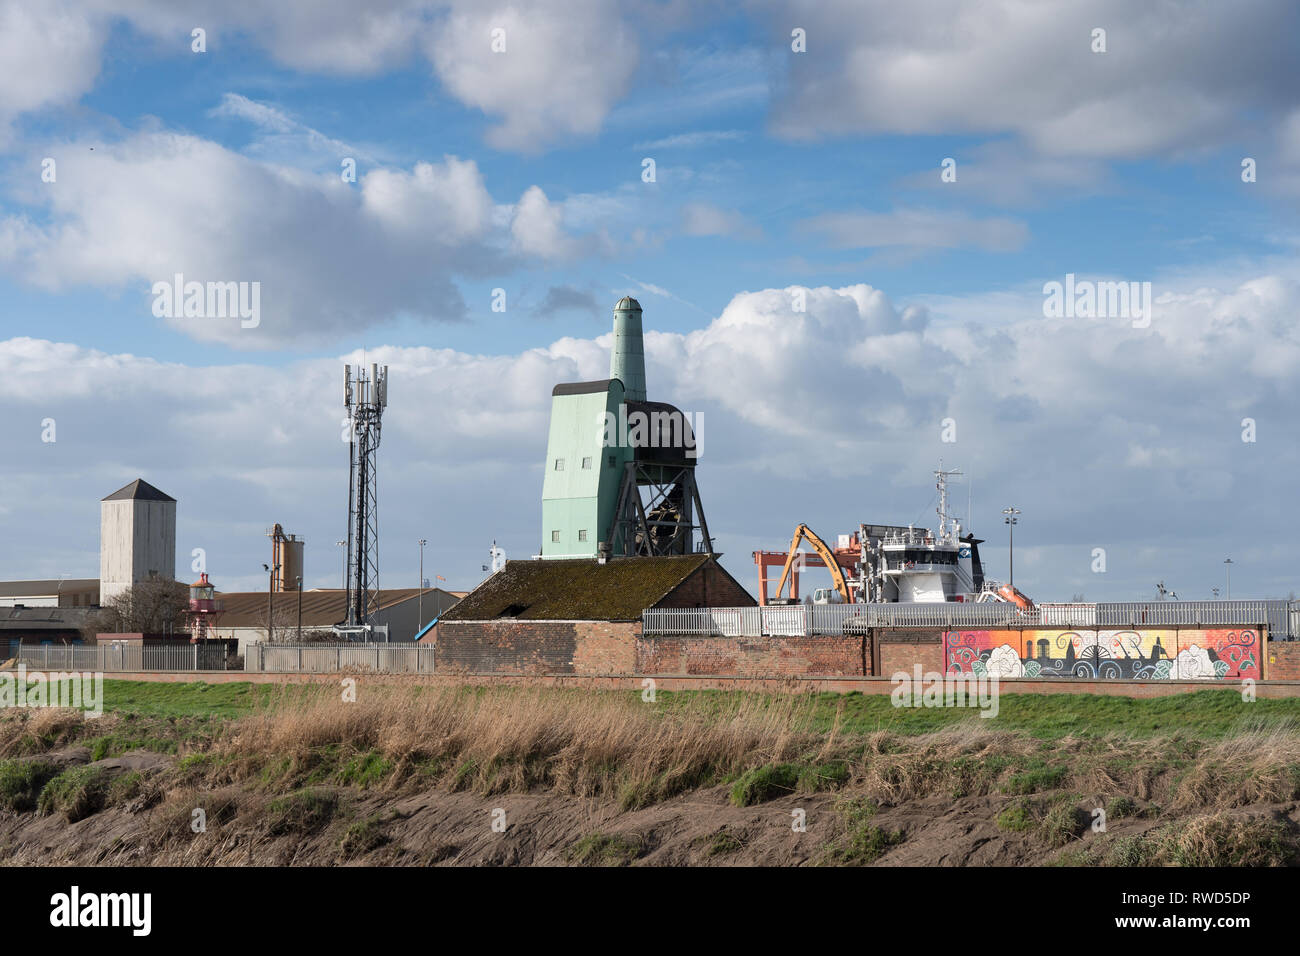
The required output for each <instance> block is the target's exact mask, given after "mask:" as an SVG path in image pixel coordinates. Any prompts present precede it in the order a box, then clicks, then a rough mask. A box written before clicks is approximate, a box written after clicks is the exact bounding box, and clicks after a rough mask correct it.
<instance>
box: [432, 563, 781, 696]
mask: <svg viewBox="0 0 1300 956" xmlns="http://www.w3.org/2000/svg"><path fill="white" fill-rule="evenodd" d="M755 603H756V602H755V601H754V598H753V597H752V596H751V595H750V593H749V592H748V591H746V590H745V589H744V587H742V586H741V584H740V583H739V582H738V581H737V580H736V579H735V578H733V577H732V576H731V575H730V574H728V573H727V571H726V570H725V569H724V568H723V567H722V565H720V564H718V561H717V558H716V557H715V556H714V555H711V554H690V555H673V556H664V557H639V558H615V559H612V560H609V561H606V562H605V563H601V562H599V561H597V560H595V559H591V560H585V559H578V560H546V561H508V562H506V566H505V567H504V568H502V569H501V570H500V571H498V572H497V573H496V574H494V575H492V576H491V577H490V578H488V579H487V580H486V581H484V582H483V583H482V584H481V585H479V586H478V587H477V588H476V589H474V590H473V591H471V592H470V593H469V594H468V595H467V596H466V597H465V598H464V600H462V601H461V602H460V603H459V604H457V605H456V606H455V607H454V608H452V609H451V610H449V611H447V612H446V613H445V614H443V616H442V619H441V620H440V621H439V622H438V624H437V625H436V626H435V627H434V628H433V629H432V630H431V632H430V633H429V634H428V635H426V637H425V638H424V639H423V643H429V642H432V643H434V644H436V645H437V648H438V651H437V668H438V670H439V671H440V672H442V673H448V672H453V673H455V672H459V673H466V674H635V673H642V672H643V671H641V670H640V667H639V661H638V656H639V654H638V644H639V640H640V637H641V612H642V611H643V610H645V609H647V608H699V607H742V606H743V607H752V606H753V605H754V604H755ZM642 656H643V655H642Z"/></svg>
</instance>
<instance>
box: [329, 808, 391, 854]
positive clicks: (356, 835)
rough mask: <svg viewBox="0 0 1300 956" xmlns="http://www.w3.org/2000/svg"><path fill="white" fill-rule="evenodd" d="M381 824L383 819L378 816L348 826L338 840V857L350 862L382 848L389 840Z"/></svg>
mask: <svg viewBox="0 0 1300 956" xmlns="http://www.w3.org/2000/svg"><path fill="white" fill-rule="evenodd" d="M383 824H384V818H383V817H382V816H381V815H379V814H376V815H374V816H370V817H366V818H365V819H364V820H357V821H355V822H354V823H352V824H350V825H349V826H348V828H347V829H346V830H344V831H343V836H342V837H341V838H340V839H339V855H340V856H341V857H342V858H343V859H345V860H350V859H352V858H354V857H358V856H361V855H362V854H364V853H369V852H370V851H371V850H377V849H378V848H379V847H381V846H383V845H384V844H385V843H387V842H388V840H389V838H388V834H386V833H385V832H384V827H383Z"/></svg>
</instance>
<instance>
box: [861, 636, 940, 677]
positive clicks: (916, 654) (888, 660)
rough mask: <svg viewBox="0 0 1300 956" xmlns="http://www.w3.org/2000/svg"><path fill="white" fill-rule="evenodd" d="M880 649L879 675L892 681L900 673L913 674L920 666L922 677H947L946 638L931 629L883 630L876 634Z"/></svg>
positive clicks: (877, 671) (877, 672) (877, 673)
mask: <svg viewBox="0 0 1300 956" xmlns="http://www.w3.org/2000/svg"><path fill="white" fill-rule="evenodd" d="M875 639H876V645H877V647H879V649H880V651H879V655H878V659H879V666H878V668H877V670H876V675H877V676H879V677H892V676H893V675H894V674H897V673H898V672H899V671H906V672H907V673H909V674H910V673H912V672H913V670H914V668H915V667H916V665H917V664H920V665H921V673H922V674H930V673H939V674H941V673H943V634H942V632H940V631H938V630H935V629H931V628H920V627H909V628H880V629H877V631H876V633H875Z"/></svg>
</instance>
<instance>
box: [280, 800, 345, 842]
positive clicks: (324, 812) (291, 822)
mask: <svg viewBox="0 0 1300 956" xmlns="http://www.w3.org/2000/svg"><path fill="white" fill-rule="evenodd" d="M338 809H339V796H338V794H337V793H335V792H334V791H333V790H324V789H317V788H308V789H304V790H297V791H295V792H293V793H290V794H287V795H286V796H283V797H277V798H276V799H274V800H272V801H271V802H270V803H269V804H268V805H267V830H268V832H269V833H270V834H271V835H272V836H283V835H285V834H290V833H292V834H297V835H299V836H306V835H308V834H312V833H317V832H319V831H321V830H323V829H324V828H325V827H327V826H329V824H330V822H331V821H332V820H333V819H334V816H335V814H336V813H337V812H338Z"/></svg>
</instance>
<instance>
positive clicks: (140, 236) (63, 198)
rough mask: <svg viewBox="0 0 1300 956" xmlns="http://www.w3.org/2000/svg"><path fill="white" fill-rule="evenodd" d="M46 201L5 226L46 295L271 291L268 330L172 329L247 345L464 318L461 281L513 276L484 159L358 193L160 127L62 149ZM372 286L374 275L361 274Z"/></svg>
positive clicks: (9, 255)
mask: <svg viewBox="0 0 1300 956" xmlns="http://www.w3.org/2000/svg"><path fill="white" fill-rule="evenodd" d="M55 156H56V158H57V159H58V161H59V178H58V181H57V183H55V184H49V185H48V186H38V187H37V188H36V189H35V190H34V191H32V192H31V193H30V194H29V198H30V202H31V203H32V205H33V206H37V207H38V208H39V206H44V210H43V213H44V215H43V217H42V218H47V219H48V222H40V221H38V220H36V219H33V218H31V217H29V216H24V215H11V216H9V217H7V218H4V219H0V265H3V266H5V267H7V269H8V270H9V271H10V272H12V273H14V274H15V275H17V276H20V277H22V278H24V279H25V280H27V281H29V282H32V283H33V284H35V285H38V286H40V287H42V288H46V289H50V290H62V289H66V288H68V287H70V286H75V285H80V284H89V285H95V286H101V287H108V288H122V287H126V288H132V287H134V288H137V289H139V290H140V292H141V294H142V298H141V315H142V316H147V315H148V314H149V308H150V304H151V300H150V299H149V298H148V297H147V296H145V295H143V294H144V293H145V292H147V290H148V289H149V288H150V286H151V285H152V284H153V283H154V282H156V281H163V280H170V279H171V277H172V276H173V275H174V274H176V273H181V274H183V275H184V276H185V277H186V279H187V280H195V281H200V282H209V281H220V282H231V281H234V282H253V281H256V282H260V283H261V307H262V322H261V325H260V326H258V327H257V328H255V329H242V328H240V327H239V323H238V322H237V321H229V320H213V319H171V320H169V321H170V322H171V323H172V324H173V325H175V326H176V327H178V328H181V329H183V330H184V331H185V332H187V333H188V334H191V335H193V336H195V337H196V338H199V339H204V340H222V341H226V342H229V343H230V344H233V345H235V346H237V347H247V348H266V347H272V346H284V345H291V344H296V345H302V344H303V343H307V344H309V345H311V344H319V343H320V342H322V341H329V340H331V339H333V338H336V337H337V336H339V335H342V334H344V333H348V332H352V331H355V330H356V329H358V328H363V327H366V326H370V325H375V324H377V323H381V322H384V321H387V320H388V319H391V318H392V317H394V316H395V315H397V314H399V313H409V314H413V315H415V316H418V317H420V318H424V319H426V320H437V319H455V318H460V317H461V316H462V315H463V313H464V305H463V302H462V300H461V297H460V293H459V292H458V291H457V288H456V285H455V283H454V281H453V277H455V276H458V275H470V276H476V275H481V274H483V272H484V270H488V269H492V268H498V269H499V268H502V267H503V266H505V265H506V264H505V262H504V259H503V255H502V253H500V252H499V251H496V250H495V249H494V247H493V245H492V243H493V242H494V241H496V239H495V237H494V236H493V235H491V234H490V228H489V227H490V222H489V220H490V217H491V209H492V204H491V198H490V196H489V195H488V193H487V190H486V188H485V186H484V184H483V181H482V177H481V176H480V174H479V172H478V168H477V166H476V165H475V163H473V162H472V161H469V160H460V159H457V158H456V157H451V156H449V157H446V158H445V159H444V160H443V161H442V162H439V163H420V164H417V165H416V166H415V167H414V169H413V170H411V171H410V172H406V171H402V170H391V169H384V168H380V169H374V170H371V171H370V172H368V173H365V174H364V175H363V176H362V177H361V179H360V182H359V183H358V184H357V185H356V186H350V185H348V184H345V183H343V182H342V181H341V180H340V178H339V176H338V175H337V174H333V175H322V176H312V175H308V174H305V173H302V172H299V171H296V170H291V169H286V168H284V167H278V166H271V165H268V164H264V163H259V162H257V161H254V160H252V159H250V158H248V157H245V156H242V155H239V154H237V153H233V152H231V151H229V150H227V149H224V148H222V147H221V146H218V145H216V144H214V143H211V142H208V141H206V140H202V139H199V138H196V137H193V136H185V135H179V134H171V133H154V132H144V133H139V134H136V135H134V136H131V137H130V138H128V139H125V140H123V141H121V142H118V143H114V144H108V145H104V144H101V145H100V147H99V148H97V149H96V150H95V151H93V152H91V151H89V150H87V149H85V148H84V145H83V144H76V143H73V144H69V145H68V146H66V147H63V148H61V149H59V150H56V151H55ZM358 276H361V277H364V278H363V279H358Z"/></svg>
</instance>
